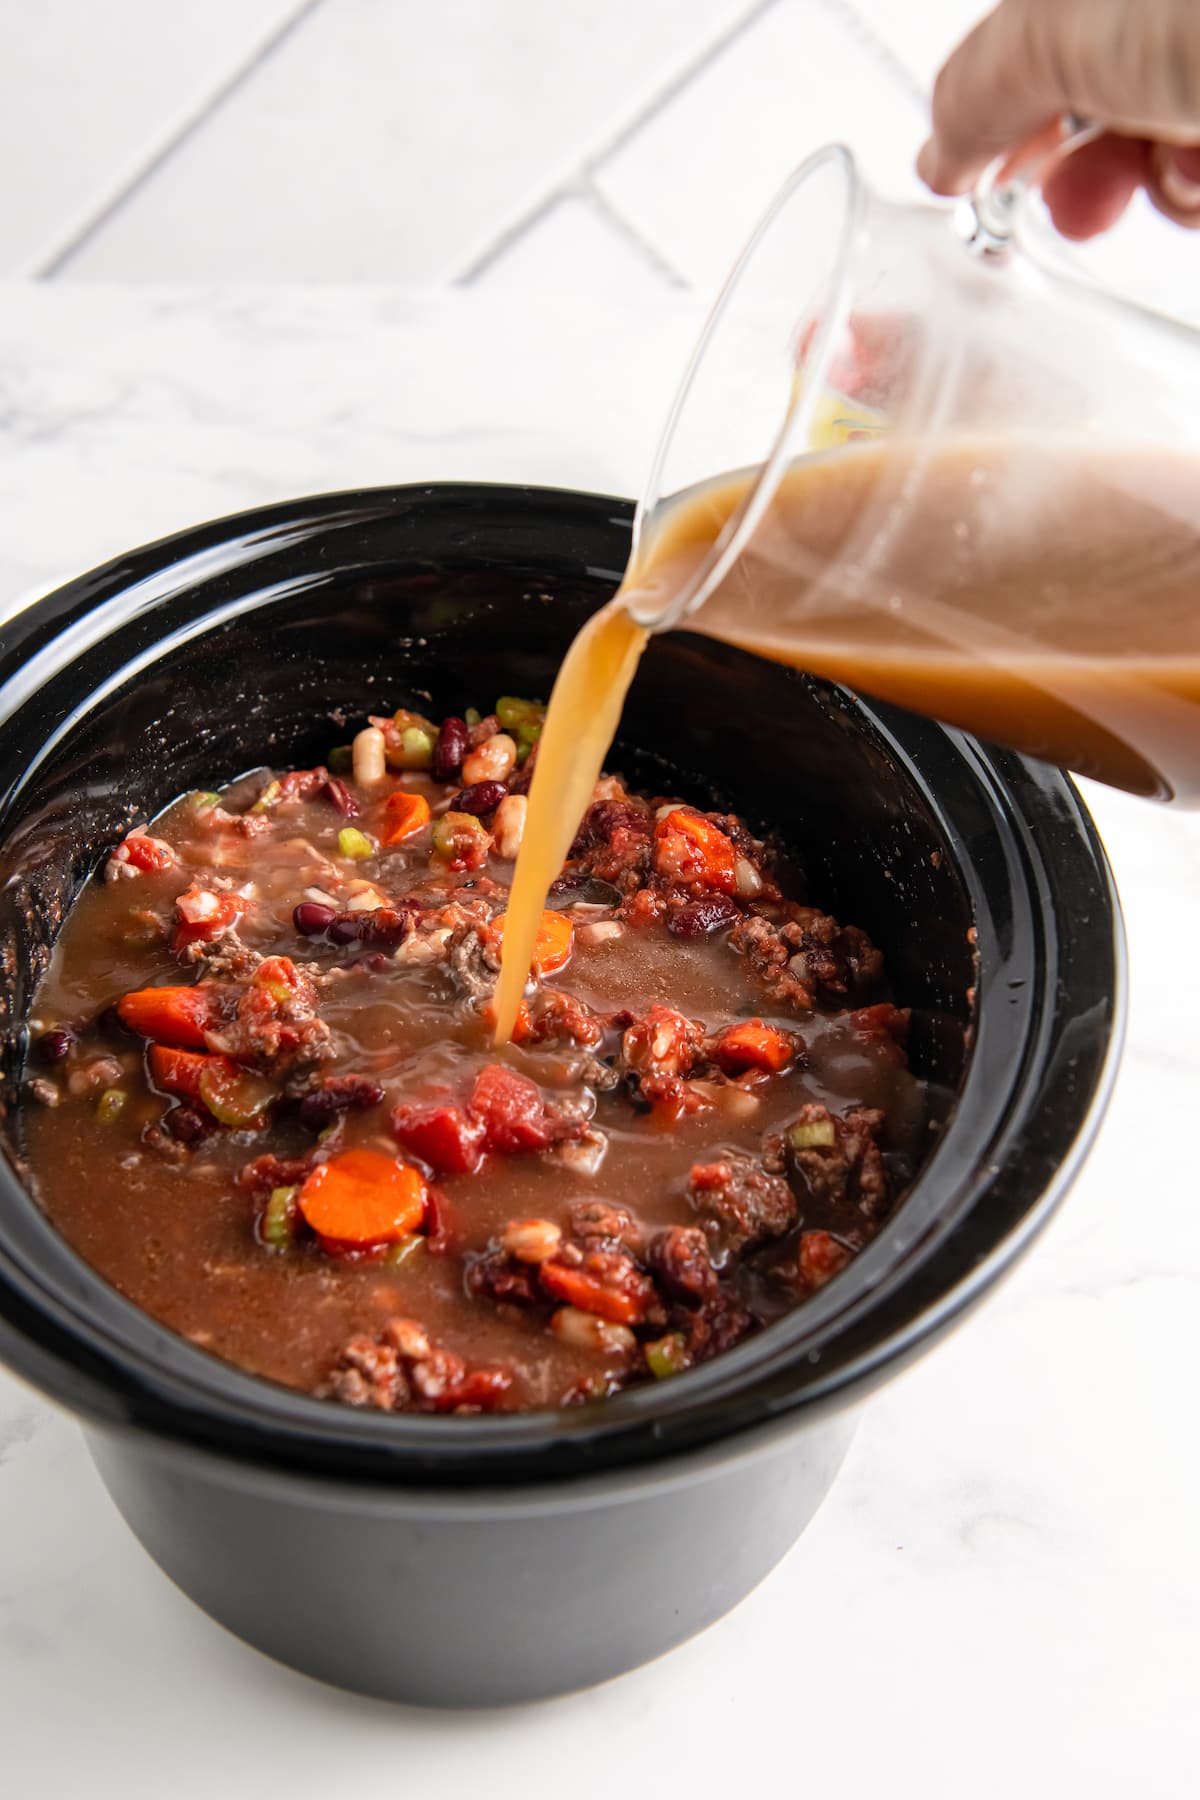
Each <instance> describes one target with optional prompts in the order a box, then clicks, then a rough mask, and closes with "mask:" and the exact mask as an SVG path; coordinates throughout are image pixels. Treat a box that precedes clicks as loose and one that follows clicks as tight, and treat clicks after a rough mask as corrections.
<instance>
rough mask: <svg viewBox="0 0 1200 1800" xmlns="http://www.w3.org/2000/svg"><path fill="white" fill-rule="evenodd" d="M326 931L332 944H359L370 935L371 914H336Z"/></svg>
mask: <svg viewBox="0 0 1200 1800" xmlns="http://www.w3.org/2000/svg"><path fill="white" fill-rule="evenodd" d="M325 930H326V934H327V936H328V938H329V941H330V943H331V944H357V943H359V942H361V940H362V939H363V938H365V937H368V936H369V935H370V931H371V914H370V913H369V912H341V913H334V915H333V917H332V919H330V921H329V923H328V925H327V926H326V927H325Z"/></svg>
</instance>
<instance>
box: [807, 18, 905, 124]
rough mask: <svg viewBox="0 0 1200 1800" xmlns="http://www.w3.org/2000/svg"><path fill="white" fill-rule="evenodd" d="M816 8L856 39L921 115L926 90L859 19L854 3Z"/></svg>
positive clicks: (867, 22) (873, 31)
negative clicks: (901, 89)
mask: <svg viewBox="0 0 1200 1800" xmlns="http://www.w3.org/2000/svg"><path fill="white" fill-rule="evenodd" d="M820 4H821V6H822V7H823V8H824V10H825V11H826V12H827V13H829V15H830V16H831V17H832V18H835V19H840V20H841V22H842V24H843V25H844V26H845V27H846V30H847V31H848V32H849V33H850V35H851V36H852V37H855V38H857V39H858V41H859V43H860V44H861V45H862V46H863V48H864V50H869V51H870V53H871V55H872V56H874V57H875V59H876V61H877V62H879V63H881V64H882V65H883V67H884V68H885V69H886V70H887V73H888V74H889V75H890V76H892V77H893V79H894V80H896V81H898V82H899V83H900V85H901V86H902V87H903V88H904V90H905V92H906V93H907V94H908V95H909V97H910V99H913V100H916V101H917V103H918V105H919V106H920V107H921V109H922V110H923V111H924V110H925V109H926V108H927V107H928V105H929V90H928V88H926V87H925V86H924V85H923V84H922V83H921V82H920V81H918V80H917V78H916V76H915V75H914V74H913V72H912V70H911V69H910V68H908V66H907V65H906V64H905V63H904V62H903V61H902V60H901V58H900V57H898V56H897V55H896V52H895V51H894V50H893V49H892V47H891V45H890V44H887V43H885V42H884V40H883V39H882V38H881V37H880V36H879V35H878V34H877V32H876V31H875V30H874V28H873V27H872V25H871V24H870V22H869V20H867V19H864V18H863V16H862V14H861V13H860V12H859V10H858V8H857V7H856V6H855V4H854V0H820Z"/></svg>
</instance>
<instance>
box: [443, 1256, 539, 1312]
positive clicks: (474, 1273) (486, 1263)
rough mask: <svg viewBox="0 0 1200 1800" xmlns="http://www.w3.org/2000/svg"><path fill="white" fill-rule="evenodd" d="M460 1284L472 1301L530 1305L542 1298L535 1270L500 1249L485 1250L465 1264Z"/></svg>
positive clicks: (529, 1264) (530, 1265) (528, 1264)
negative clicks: (471, 1297) (478, 1299)
mask: <svg viewBox="0 0 1200 1800" xmlns="http://www.w3.org/2000/svg"><path fill="white" fill-rule="evenodd" d="M463 1284H464V1286H465V1288H466V1291H467V1293H468V1294H470V1295H472V1296H474V1297H475V1298H483V1299H487V1300H495V1301H496V1302H497V1303H498V1304H499V1305H502V1306H503V1305H509V1306H533V1305H535V1304H536V1303H537V1302H538V1301H540V1300H543V1299H544V1298H545V1296H544V1295H543V1294H542V1293H541V1291H540V1290H539V1288H538V1285H537V1270H536V1268H535V1267H534V1266H533V1265H532V1264H531V1263H524V1262H518V1261H517V1259H516V1257H515V1256H508V1255H506V1254H505V1252H504V1251H503V1250H489V1251H487V1252H485V1254H484V1255H483V1256H478V1257H476V1258H474V1260H473V1261H472V1262H470V1263H469V1264H468V1265H467V1270H466V1274H465V1275H464V1277H463Z"/></svg>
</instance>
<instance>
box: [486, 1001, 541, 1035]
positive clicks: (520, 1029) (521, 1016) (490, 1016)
mask: <svg viewBox="0 0 1200 1800" xmlns="http://www.w3.org/2000/svg"><path fill="white" fill-rule="evenodd" d="M483 1022H484V1024H485V1025H486V1026H487V1028H488V1032H489V1035H490V1034H491V1033H492V1032H494V1031H495V1029H496V1002H495V1000H494V999H492V1000H489V1001H488V1003H487V1005H486V1006H485V1007H484V1009H483ZM532 1030H533V1017H532V1015H531V1013H530V1011H529V1006H528V1004H527V1002H526V1001H524V1000H522V1002H521V1004H520V1006H519V1007H518V1008H517V1016H516V1019H515V1020H514V1022H513V1028H512V1041H513V1043H514V1044H523V1043H525V1042H526V1040H527V1039H528V1037H529V1034H530V1032H531V1031H532Z"/></svg>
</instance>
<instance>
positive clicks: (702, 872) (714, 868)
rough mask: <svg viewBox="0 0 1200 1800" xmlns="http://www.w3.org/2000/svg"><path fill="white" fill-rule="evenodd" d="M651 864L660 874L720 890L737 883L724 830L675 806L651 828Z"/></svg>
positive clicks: (732, 851) (726, 890) (733, 855)
mask: <svg viewBox="0 0 1200 1800" xmlns="http://www.w3.org/2000/svg"><path fill="white" fill-rule="evenodd" d="M654 837H655V851H654V866H655V868H656V869H657V870H658V872H659V874H660V875H675V876H677V877H679V878H680V879H681V880H683V881H700V882H703V884H704V885H705V886H706V887H711V888H716V889H717V890H718V892H720V893H723V894H732V893H733V892H734V890H735V888H736V886H737V852H736V850H735V849H734V847H733V844H732V842H731V840H730V839H729V838H727V837H726V836H725V833H724V832H723V831H721V830H719V829H718V827H717V826H716V825H713V824H712V823H711V822H710V821H709V820H708V819H703V818H701V817H700V815H699V813H693V812H685V811H684V810H683V808H682V807H676V808H675V809H674V811H673V812H669V813H667V815H666V817H665V818H662V819H660V820H659V822H658V824H657V825H656V827H655V830H654Z"/></svg>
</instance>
